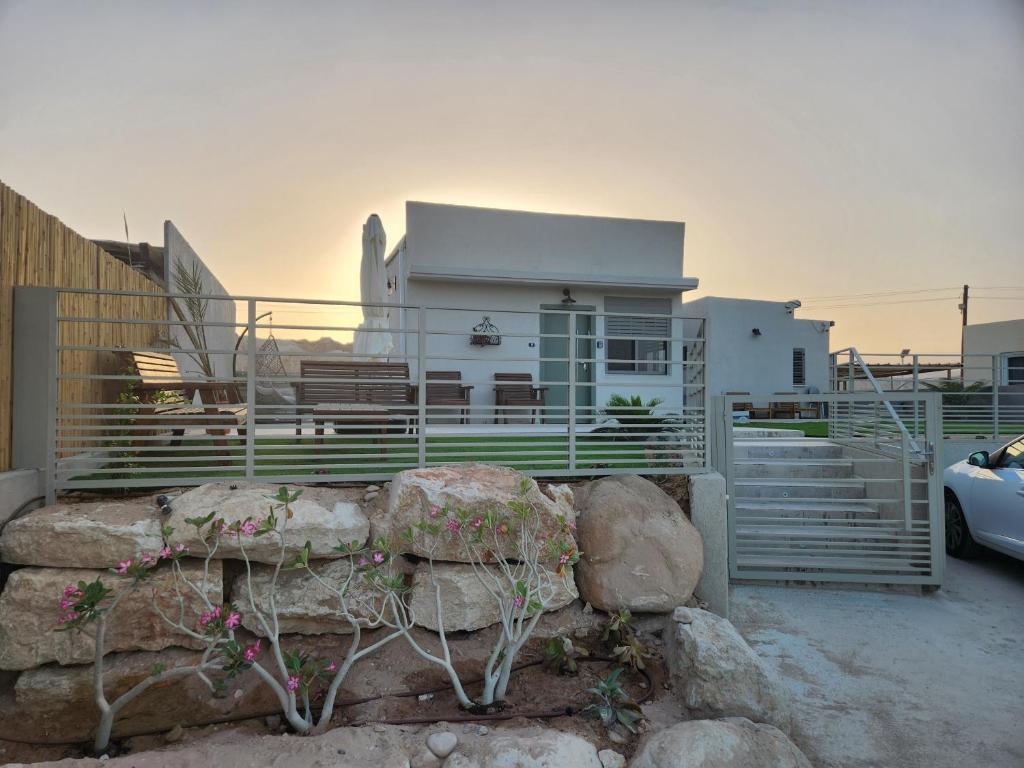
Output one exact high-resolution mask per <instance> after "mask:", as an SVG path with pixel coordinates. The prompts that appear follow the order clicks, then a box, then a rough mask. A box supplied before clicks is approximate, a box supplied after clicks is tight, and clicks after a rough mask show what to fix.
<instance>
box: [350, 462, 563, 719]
mask: <svg viewBox="0 0 1024 768" xmlns="http://www.w3.org/2000/svg"><path fill="white" fill-rule="evenodd" d="M529 482H530V481H528V480H524V482H523V485H522V487H521V488H520V495H519V497H518V498H517V499H515V500H513V501H512V502H510V504H509V505H508V508H507V509H505V510H491V511H488V512H485V513H482V514H473V513H470V512H467V511H466V510H464V509H446V508H445V509H443V508H441V507H437V506H435V507H433V508H432V509H431V510H430V512H429V513H428V514H427V516H426V517H425V519H423V520H421V521H419V522H418V523H417V524H416V525H415V526H414V527H413V528H410V529H408V530H406V531H405V532H403V534H402V540H403V541H404V542H405V543H406V544H410V543H411V542H412V541H413V539H414V537H415V536H417V535H418V534H419V535H422V536H424V537H425V539H426V541H427V542H428V554H427V565H428V573H429V579H430V585H431V587H432V589H433V591H434V605H435V610H436V613H437V626H438V633H437V634H438V643H439V648H436V649H434V650H430V649H428V648H427V647H426V646H425V645H424V644H423V643H422V642H421V641H420V640H418V639H417V638H416V637H415V636H414V635H413V634H412V632H411V630H412V627H413V625H414V624H415V622H416V615H415V611H414V610H413V607H412V604H411V600H410V592H411V589H410V587H409V586H408V585H407V584H406V582H405V580H404V579H403V578H402V577H401V576H400V575H395V574H394V572H393V571H390V570H389V569H388V568H387V567H386V566H387V563H389V562H391V558H392V555H391V552H390V551H388V550H386V549H385V547H386V544H385V542H383V541H378V542H377V543H376V546H378V547H379V548H380V549H381V550H382V552H383V558H384V559H385V562H382V563H381V567H379V568H377V569H376V570H374V571H371V572H369V573H368V574H367V579H368V580H369V581H370V583H372V584H375V585H376V586H377V587H378V588H379V589H380V590H381V591H382V592H383V593H385V594H386V598H387V605H388V606H389V608H390V610H389V611H388V612H387V614H386V618H385V619H384V620H385V621H386V622H388V623H389V624H390V625H393V626H394V627H395V628H396V629H398V630H399V631H401V632H402V634H403V636H404V637H405V639H406V641H407V642H408V643H409V644H410V646H411V647H412V649H413V650H414V651H415V652H416V653H417V654H419V655H420V656H421V657H422V658H424V659H426V660H428V661H430V662H432V663H434V664H437V665H438V666H440V667H441V668H442V669H444V671H445V672H446V673H447V675H448V677H449V679H450V680H451V683H452V687H453V689H454V690H455V694H456V696H457V697H458V700H459V703H460V704H461V705H462V706H463V707H465V708H467V709H470V710H476V711H480V710H481V709H487V708H489V707H492V706H493V705H496V704H500V703H501V702H502V701H504V699H505V695H506V692H507V689H508V683H509V677H510V675H511V673H512V667H513V664H514V663H515V659H516V656H517V654H518V653H519V652H520V650H522V648H523V646H524V645H525V644H526V642H527V641H528V640H529V639H530V636H531V634H532V633H533V630H534V628H535V627H536V626H537V622H538V621H539V620H540V618H541V616H542V615H543V614H544V612H545V611H546V610H547V609H548V608H549V607H550V606H551V605H552V603H553V602H554V599H555V597H556V595H557V594H558V591H559V582H561V586H562V587H563V588H566V589H567V588H568V587H569V581H570V580H571V578H572V576H571V570H570V569H571V567H572V566H573V565H574V564H575V563H577V562H578V561H579V557H580V554H579V552H578V551H577V549H576V542H575V540H574V538H573V535H572V530H573V529H574V528H575V525H574V524H573V523H572V522H571V521H568V520H566V519H564V518H560V519H559V524H558V531H557V533H555V534H554V535H549V536H545V535H544V533H543V532H544V530H545V525H544V519H543V516H542V512H541V511H540V510H539V509H537V507H536V506H535V505H534V504H533V503H532V502H530V501H529V500H528V498H527V495H526V492H527V490H528V489H529ZM452 543H454V544H455V545H457V546H458V548H459V550H460V552H461V553H462V554H463V555H464V556H465V559H466V560H467V561H468V562H469V564H470V565H471V567H472V569H473V573H474V575H475V576H476V578H477V579H478V580H479V582H480V584H481V585H483V587H484V589H485V590H486V592H487V594H488V595H489V596H490V598H491V599H493V600H494V602H495V603H496V604H497V606H498V609H499V613H500V616H501V631H500V632H499V634H498V639H497V641H496V642H495V645H494V648H493V649H492V650H491V653H490V655H489V656H488V658H487V661H486V663H485V665H484V669H483V674H482V677H483V691H482V693H481V695H480V696H479V697H478V698H476V699H471V698H470V697H469V695H468V694H467V693H466V690H465V686H464V685H463V684H462V681H461V680H460V679H459V674H458V672H456V670H455V667H454V665H453V664H452V656H451V651H450V649H449V646H448V640H447V637H446V635H445V629H444V609H443V606H444V601H443V599H442V587H441V585H440V583H439V581H438V579H437V577H436V572H435V564H434V560H435V558H434V555H435V553H436V552H437V550H438V548H439V547H440V546H441V545H442V544H452ZM399 546H401V545H399ZM549 566H550V567H549Z"/></svg>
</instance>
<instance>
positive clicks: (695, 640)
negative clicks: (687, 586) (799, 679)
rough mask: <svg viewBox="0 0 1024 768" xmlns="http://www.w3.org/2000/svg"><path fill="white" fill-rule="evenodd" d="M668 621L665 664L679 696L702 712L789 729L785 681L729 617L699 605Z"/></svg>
mask: <svg viewBox="0 0 1024 768" xmlns="http://www.w3.org/2000/svg"><path fill="white" fill-rule="evenodd" d="M678 616H679V618H682V619H689V622H681V621H676V615H673V616H671V617H669V619H668V621H667V622H666V626H665V631H664V639H665V663H666V665H667V666H668V669H669V674H670V676H671V680H672V683H673V686H674V688H675V691H676V695H677V696H679V698H680V699H681V701H682V703H683V704H684V705H685V706H686V708H687V709H689V710H690V712H692V713H693V714H694V715H696V716H700V717H733V716H735V717H747V718H750V719H751V720H753V721H755V722H759V723H771V724H772V725H775V726H777V727H778V728H781V729H782V730H784V731H788V730H789V727H790V721H791V714H790V706H789V696H788V693H787V691H786V688H785V686H784V685H783V683H782V680H781V679H780V678H779V677H778V675H776V674H775V672H774V671H773V670H771V669H770V668H769V667H768V666H767V665H765V663H764V662H763V661H762V660H761V658H760V657H759V656H758V655H757V654H756V653H755V652H754V651H753V649H751V647H750V646H749V645H747V642H746V641H745V640H744V639H743V638H742V637H741V636H740V633H739V632H737V631H736V628H735V627H734V626H733V625H732V624H731V623H730V622H728V621H727V620H726V619H723V618H721V617H720V616H716V615H715V614H713V613H710V612H708V611H702V610H699V609H696V608H690V609H687V611H686V612H685V613H684V612H680V613H679V614H678Z"/></svg>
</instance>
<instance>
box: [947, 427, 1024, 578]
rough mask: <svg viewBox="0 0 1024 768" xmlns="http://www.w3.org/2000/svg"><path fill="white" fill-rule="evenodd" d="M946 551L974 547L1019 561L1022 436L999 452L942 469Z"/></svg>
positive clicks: (962, 552) (959, 553)
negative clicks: (944, 489) (1002, 554)
mask: <svg viewBox="0 0 1024 768" xmlns="http://www.w3.org/2000/svg"><path fill="white" fill-rule="evenodd" d="M942 480H943V483H944V484H945V486H946V552H948V553H949V554H951V555H953V556H954V557H972V556H974V555H976V554H978V552H979V551H980V546H979V545H984V546H986V547H990V548H992V549H995V550H998V551H999V552H1003V553H1004V554H1007V555H1010V557H1016V558H1018V559H1020V560H1024V435H1022V436H1021V437H1018V438H1017V439H1016V440H1014V441H1012V442H1010V443H1007V444H1006V445H1004V446H1003V447H1002V448H1000V449H999V450H998V451H995V452H993V453H992V454H989V452H988V451H977V452H976V453H972V454H971V455H970V456H968V457H967V459H965V460H964V461H958V462H957V463H956V464H954V465H953V466H951V467H947V468H946V471H945V472H944V473H943V475H942Z"/></svg>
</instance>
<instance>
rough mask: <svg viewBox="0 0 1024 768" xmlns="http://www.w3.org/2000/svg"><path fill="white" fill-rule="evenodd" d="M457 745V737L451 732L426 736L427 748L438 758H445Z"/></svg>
mask: <svg viewBox="0 0 1024 768" xmlns="http://www.w3.org/2000/svg"><path fill="white" fill-rule="evenodd" d="M458 745H459V737H458V736H456V735H455V734H454V733H452V732H451V731H441V732H440V733H432V734H430V735H429V736H427V748H428V749H429V750H430V751H431V752H433V753H434V754H435V755H437V756H438V757H440V758H442V759H443V758H446V757H448V755H450V754H451V753H452V752H454V751H455V747H457V746H458Z"/></svg>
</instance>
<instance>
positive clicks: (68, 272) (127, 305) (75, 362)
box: [0, 182, 167, 471]
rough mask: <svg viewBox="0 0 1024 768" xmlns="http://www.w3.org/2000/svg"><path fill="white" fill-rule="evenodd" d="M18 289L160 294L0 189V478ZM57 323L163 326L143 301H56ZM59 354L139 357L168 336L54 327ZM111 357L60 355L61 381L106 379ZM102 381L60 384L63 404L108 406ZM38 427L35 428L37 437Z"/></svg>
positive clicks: (132, 328) (5, 463) (7, 454)
mask: <svg viewBox="0 0 1024 768" xmlns="http://www.w3.org/2000/svg"><path fill="white" fill-rule="evenodd" d="M19 285H35V286H50V287H55V288H86V289H100V290H113V291H145V292H147V293H162V292H163V289H162V288H161V287H160V286H159V285H157V284H156V283H154V282H152V281H151V280H149V279H147V278H146V277H144V276H143V275H142V274H140V273H139V272H136V271H135V270H134V269H132V268H131V267H129V266H127V265H125V264H124V263H122V262H121V261H118V260H117V259H115V258H114V257H113V256H111V255H110V254H108V253H106V252H105V251H103V250H102V249H101V248H100V247H99V246H98V245H96V244H95V243H93V242H92V241H91V240H87V239H86V238H84V237H82V236H81V235H79V234H78V233H77V232H75V231H74V230H72V229H70V228H68V227H67V226H65V225H64V224H62V223H61V222H60V221H59V220H58V219H57V217H56V216H51V215H50V214H48V213H46V212H45V211H43V210H41V209H40V208H39V207H38V206H36V205H35V204H34V203H32V202H31V201H29V200H27V199H26V198H24V197H22V196H21V195H19V194H18V193H17V192H15V191H14V190H13V189H11V188H10V187H8V186H6V185H4V184H3V182H0V471H4V470H7V469H10V466H11V409H12V405H13V404H12V402H11V382H12V371H11V353H12V340H13V314H14V301H13V298H14V296H13V293H14V291H13V289H14V287H15V286H19ZM58 311H59V313H60V314H61V315H62V316H76V317H89V318H102V319H112V320H116V319H136V320H165V319H167V305H166V299H163V298H159V299H158V298H154V299H149V298H147V297H144V296H108V295H104V296H98V295H95V294H61V296H60V306H59V308H58ZM60 327H61V332H60V335H61V338H60V339H59V344H60V346H61V347H64V346H74V345H92V346H101V347H124V348H126V349H138V348H142V347H152V346H153V345H154V343H155V342H156V341H157V339H158V337H159V336H166V334H167V331H166V328H164V327H163V326H161V325H135V324H117V323H103V322H95V321H93V322H87V323H61V326H60ZM111 365H113V360H112V359H111V356H110V355H106V356H104V354H103V353H100V352H94V351H78V350H62V351H61V352H60V360H59V366H60V371H61V374H62V375H67V374H84V375H97V374H102V373H109V372H110V368H109V366H111ZM105 387H106V388H109V381H108V382H104V381H102V380H88V379H62V380H61V382H60V391H59V397H60V402H61V403H62V404H73V403H100V402H113V401H114V400H116V398H117V393H116V392H113V393H111V392H108V391H105V389H104V388H105ZM42 428H43V425H42V424H41V425H40V429H42Z"/></svg>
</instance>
